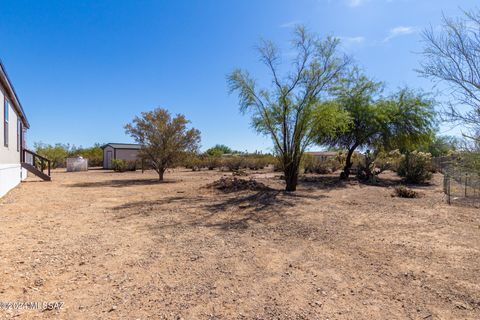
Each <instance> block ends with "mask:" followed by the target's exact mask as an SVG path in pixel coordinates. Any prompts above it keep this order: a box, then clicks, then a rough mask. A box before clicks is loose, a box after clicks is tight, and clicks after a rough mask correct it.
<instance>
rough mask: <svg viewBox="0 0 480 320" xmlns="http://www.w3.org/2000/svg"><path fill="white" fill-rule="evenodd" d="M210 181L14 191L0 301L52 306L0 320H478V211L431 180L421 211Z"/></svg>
mask: <svg viewBox="0 0 480 320" xmlns="http://www.w3.org/2000/svg"><path fill="white" fill-rule="evenodd" d="M222 174H223V173H220V172H213V171H202V172H190V171H186V170H176V171H175V172H170V173H167V175H166V177H167V179H168V181H167V182H166V183H161V184H159V183H157V181H156V180H155V179H156V177H155V174H154V173H152V172H147V173H144V174H142V173H141V172H135V173H123V174H118V173H112V172H107V171H101V170H96V171H89V172H87V173H64V172H55V173H54V175H53V182H51V183H48V182H39V181H36V180H34V179H32V180H30V181H28V182H26V183H22V184H21V186H20V187H18V188H16V189H14V190H13V191H12V192H10V193H9V194H8V195H7V196H5V197H4V198H2V199H0V242H1V244H2V247H1V259H0V279H1V281H0V303H1V302H27V301H36V302H62V303H63V306H62V308H61V309H59V310H58V309H53V310H43V311H42V310H12V309H8V308H7V309H8V310H1V309H0V318H2V319H3V318H13V317H17V318H21V319H34V318H39V319H42V318H52V319H53V318H54V319H58V318H60V319H480V211H479V210H478V209H470V208H460V207H453V206H452V207H449V206H448V205H446V204H444V203H443V202H442V196H443V195H442V192H441V187H440V182H441V177H440V176H436V177H435V184H434V185H433V186H429V187H422V188H419V191H420V192H421V193H422V194H423V197H422V198H420V199H400V198H393V197H391V194H392V188H391V187H390V188H389V187H385V186H384V187H376V186H365V185H359V184H358V183H356V182H355V181H350V182H348V183H344V184H341V183H338V181H336V179H334V178H329V177H324V178H322V179H310V180H309V182H302V184H301V186H300V190H299V191H298V192H297V193H295V194H285V193H283V192H280V191H275V190H273V191H255V192H254V191H243V192H235V193H227V194H224V193H221V192H219V191H216V190H212V189H208V188H203V186H204V185H206V184H207V183H209V182H212V181H214V180H216V179H218V178H219V177H220V176H221V175H222ZM251 176H254V177H255V176H256V178H257V179H258V180H259V181H261V182H264V183H265V184H267V185H269V186H271V187H273V188H274V189H277V190H280V189H281V182H280V180H279V179H278V178H274V177H273V174H271V173H267V174H253V175H251ZM384 178H392V176H391V175H390V176H387V177H384ZM390 183H395V182H394V181H390ZM1 306H2V305H1V304H0V308H1ZM4 309H5V308H4Z"/></svg>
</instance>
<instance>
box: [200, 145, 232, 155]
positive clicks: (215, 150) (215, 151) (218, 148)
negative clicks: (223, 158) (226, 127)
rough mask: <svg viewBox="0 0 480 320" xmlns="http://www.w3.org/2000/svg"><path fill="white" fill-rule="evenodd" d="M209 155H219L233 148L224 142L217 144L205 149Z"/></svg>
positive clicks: (230, 151)
mask: <svg viewBox="0 0 480 320" xmlns="http://www.w3.org/2000/svg"><path fill="white" fill-rule="evenodd" d="M206 153H207V154H208V155H210V156H220V155H222V154H230V153H233V150H232V149H230V148H229V147H227V146H226V145H224V144H217V145H215V146H213V147H211V148H210V149H208V150H207V151H206Z"/></svg>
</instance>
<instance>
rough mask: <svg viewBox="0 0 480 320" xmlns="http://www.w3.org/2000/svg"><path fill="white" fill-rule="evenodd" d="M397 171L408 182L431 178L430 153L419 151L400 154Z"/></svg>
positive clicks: (421, 181) (422, 181) (425, 180)
mask: <svg viewBox="0 0 480 320" xmlns="http://www.w3.org/2000/svg"><path fill="white" fill-rule="evenodd" d="M397 173H398V175H399V176H401V177H403V178H405V181H406V182H408V183H414V184H417V183H425V182H427V181H428V180H430V179H431V178H432V155H431V154H430V153H425V152H419V151H413V152H409V153H407V154H404V155H402V156H401V158H400V162H399V164H398V172H397Z"/></svg>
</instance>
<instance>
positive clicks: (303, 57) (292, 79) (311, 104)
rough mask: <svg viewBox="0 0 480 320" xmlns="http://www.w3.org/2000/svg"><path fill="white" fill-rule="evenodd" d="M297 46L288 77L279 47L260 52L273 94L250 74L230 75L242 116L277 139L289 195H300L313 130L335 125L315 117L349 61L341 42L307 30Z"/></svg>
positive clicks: (300, 32) (265, 46)
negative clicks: (301, 174)
mask: <svg viewBox="0 0 480 320" xmlns="http://www.w3.org/2000/svg"><path fill="white" fill-rule="evenodd" d="M292 43H293V49H294V50H295V51H296V56H295V57H294V58H293V61H292V65H291V70H290V72H289V73H287V74H286V75H285V76H283V77H282V76H281V75H280V65H281V54H280V51H279V49H278V47H277V46H275V45H274V44H273V43H272V42H270V41H263V42H262V43H261V45H260V46H259V47H258V50H259V53H260V60H261V62H263V63H264V64H265V65H266V66H267V68H268V70H269V71H270V75H271V78H272V84H271V88H270V89H259V88H258V86H257V83H256V81H255V80H254V79H253V78H252V77H251V76H250V74H249V73H248V72H246V71H242V70H238V69H237V70H235V71H233V72H232V73H231V74H230V75H229V76H228V83H229V87H230V92H238V94H239V98H240V108H241V111H242V112H244V113H245V112H250V113H251V114H252V123H253V127H254V128H255V129H256V130H257V131H258V132H260V133H262V134H265V135H268V136H270V137H271V138H272V140H273V143H274V148H275V150H276V152H277V154H278V157H279V159H280V163H281V165H282V169H283V172H284V175H285V181H286V190H287V191H295V190H296V187H297V182H298V174H299V167H300V161H301V158H302V155H303V153H304V151H305V148H306V147H308V146H309V145H310V144H311V143H312V142H313V138H314V134H313V132H314V130H313V129H312V128H313V127H315V126H317V127H318V126H320V125H321V124H322V122H324V123H327V122H329V121H330V119H329V118H328V119H327V118H322V119H319V117H316V116H315V113H316V114H317V115H318V114H322V112H321V111H318V110H317V112H314V110H315V109H318V108H319V105H320V104H319V102H320V98H321V95H322V94H324V93H325V92H326V91H327V89H328V88H329V87H330V86H331V85H332V84H334V83H335V82H336V80H337V79H338V78H339V76H340V75H341V73H342V71H343V70H344V69H345V67H346V65H347V64H348V62H349V59H348V58H347V57H346V56H345V55H342V54H339V52H338V45H339V41H338V39H334V38H326V39H320V38H319V37H318V36H316V35H313V34H310V33H308V32H307V31H306V30H305V28H304V27H297V28H296V29H295V36H294V39H293V41H292ZM332 118H334V117H332ZM329 126H330V124H328V125H327V127H329Z"/></svg>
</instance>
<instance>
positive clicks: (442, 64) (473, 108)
mask: <svg viewBox="0 0 480 320" xmlns="http://www.w3.org/2000/svg"><path fill="white" fill-rule="evenodd" d="M423 42H424V49H423V52H422V55H423V57H424V59H423V61H422V63H421V68H420V70H419V72H420V74H421V75H422V76H424V77H426V78H429V79H431V80H433V81H434V82H436V83H443V84H445V85H446V86H445V88H446V89H447V90H449V91H450V93H451V97H452V99H450V101H449V102H448V103H447V106H448V107H447V110H446V115H447V116H448V119H450V120H453V121H454V122H459V123H461V124H463V125H466V126H467V127H470V128H471V129H472V131H473V135H474V136H477V137H476V140H478V135H477V133H478V131H479V130H480V125H479V123H480V9H476V10H472V11H469V12H467V11H465V12H464V17H463V18H458V19H453V18H448V17H445V16H444V17H443V23H442V25H441V27H440V28H436V27H435V28H433V27H431V28H430V29H427V30H425V31H424V32H423ZM461 106H467V107H468V108H467V109H465V108H463V109H464V110H462V108H461Z"/></svg>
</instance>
